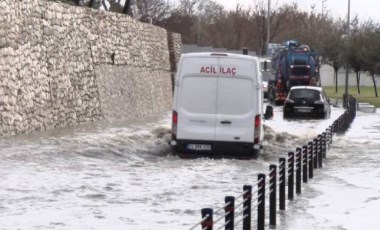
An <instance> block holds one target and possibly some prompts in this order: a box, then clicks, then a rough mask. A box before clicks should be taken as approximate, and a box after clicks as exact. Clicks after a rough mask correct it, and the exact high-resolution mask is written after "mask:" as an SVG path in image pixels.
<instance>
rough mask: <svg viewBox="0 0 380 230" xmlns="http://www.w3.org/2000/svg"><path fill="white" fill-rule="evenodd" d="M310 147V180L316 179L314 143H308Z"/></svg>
mask: <svg viewBox="0 0 380 230" xmlns="http://www.w3.org/2000/svg"><path fill="white" fill-rule="evenodd" d="M308 145H309V178H310V179H312V178H313V177H314V155H313V154H314V144H313V142H312V141H310V142H309V143H308Z"/></svg>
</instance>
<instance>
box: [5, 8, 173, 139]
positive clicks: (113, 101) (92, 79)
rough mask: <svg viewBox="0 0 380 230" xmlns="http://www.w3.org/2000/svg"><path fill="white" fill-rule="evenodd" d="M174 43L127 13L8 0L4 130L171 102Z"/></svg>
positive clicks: (123, 114)
mask: <svg viewBox="0 0 380 230" xmlns="http://www.w3.org/2000/svg"><path fill="white" fill-rule="evenodd" d="M167 42H168V41H167V33H166V31H165V30H164V29H162V28H159V27H155V26H153V25H150V24H145V23H140V22H137V21H136V20H133V19H132V18H130V17H129V16H126V15H122V14H116V13H109V12H102V11H96V10H93V9H90V8H85V7H83V8H82V7H75V6H70V5H66V4H60V3H53V2H46V1H41V0H28V1H14V0H2V1H0V136H8V135H14V134H17V133H25V132H31V131H35V130H44V129H47V128H54V127H63V126H67V125H75V124H79V123H82V122H87V121H96V120H101V119H105V118H106V119H125V118H132V117H134V116H143V115H148V114H153V113H157V112H160V111H163V110H165V109H168V108H170V106H171V90H170V89H171V83H170V61H169V51H168V44H167Z"/></svg>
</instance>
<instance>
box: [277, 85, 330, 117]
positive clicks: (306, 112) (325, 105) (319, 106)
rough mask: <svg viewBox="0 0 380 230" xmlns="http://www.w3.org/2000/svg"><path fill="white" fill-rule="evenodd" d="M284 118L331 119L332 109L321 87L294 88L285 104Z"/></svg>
mask: <svg viewBox="0 0 380 230" xmlns="http://www.w3.org/2000/svg"><path fill="white" fill-rule="evenodd" d="M283 111H284V118H293V117H304V118H329V117H330V114H331V107H330V102H329V99H328V97H327V96H326V94H325V92H324V91H323V89H322V88H321V87H315V86H293V87H292V88H291V89H290V91H289V93H288V96H287V98H286V100H285V102H284V109H283Z"/></svg>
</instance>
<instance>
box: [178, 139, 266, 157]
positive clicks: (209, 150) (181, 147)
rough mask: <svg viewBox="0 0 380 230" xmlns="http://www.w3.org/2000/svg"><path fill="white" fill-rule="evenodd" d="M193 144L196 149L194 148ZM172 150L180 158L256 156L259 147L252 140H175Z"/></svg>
mask: <svg viewBox="0 0 380 230" xmlns="http://www.w3.org/2000/svg"><path fill="white" fill-rule="evenodd" d="M194 146H196V147H198V149H194ZM171 148H172V152H173V153H174V154H177V155H179V156H180V157H181V158H198V157H210V158H239V159H251V158H257V155H258V154H259V151H260V148H258V149H254V144H253V142H227V141H200V140H176V145H172V146H171Z"/></svg>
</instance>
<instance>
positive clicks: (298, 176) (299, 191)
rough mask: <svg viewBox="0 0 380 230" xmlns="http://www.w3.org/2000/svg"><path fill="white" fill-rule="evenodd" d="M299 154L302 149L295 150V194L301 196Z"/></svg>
mask: <svg viewBox="0 0 380 230" xmlns="http://www.w3.org/2000/svg"><path fill="white" fill-rule="evenodd" d="M301 153H302V149H301V148H297V150H296V193H297V194H301V169H302V168H301V167H302V166H301V163H302V161H301Z"/></svg>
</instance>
